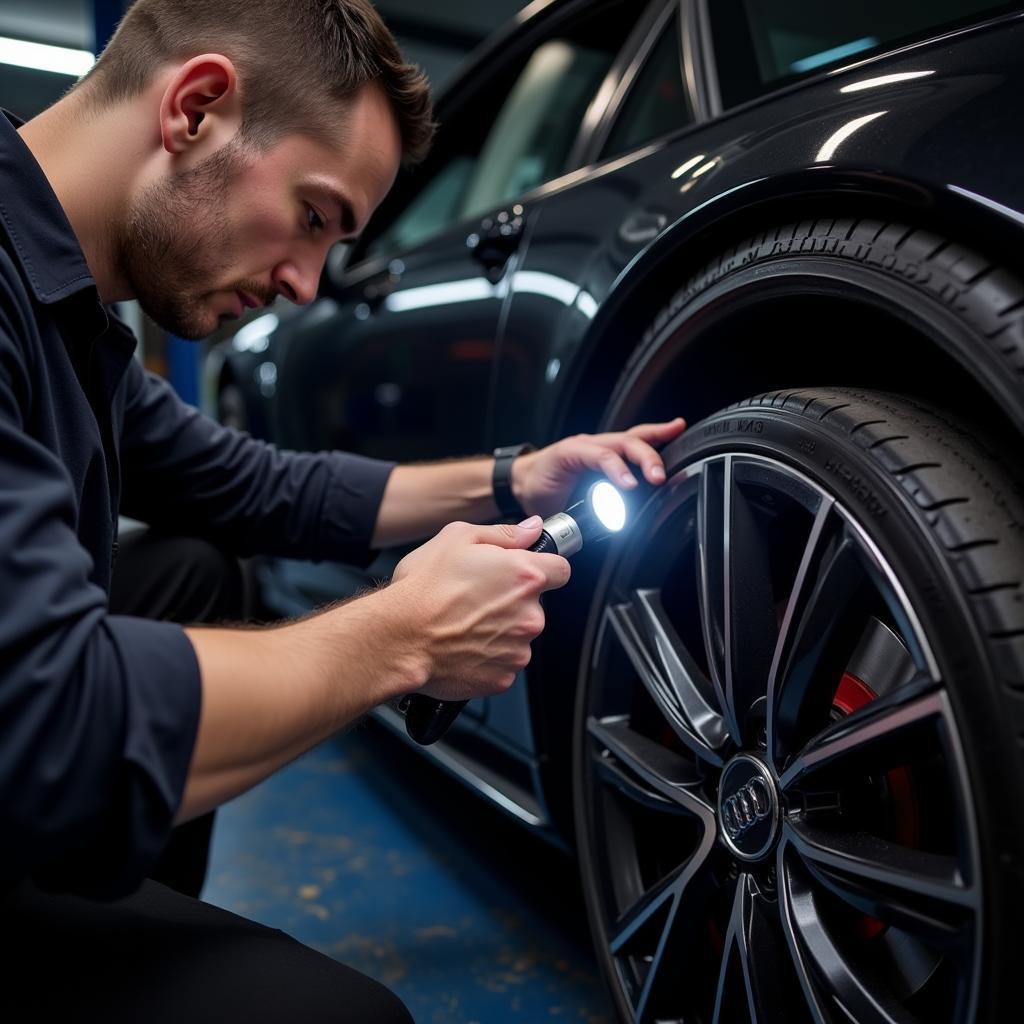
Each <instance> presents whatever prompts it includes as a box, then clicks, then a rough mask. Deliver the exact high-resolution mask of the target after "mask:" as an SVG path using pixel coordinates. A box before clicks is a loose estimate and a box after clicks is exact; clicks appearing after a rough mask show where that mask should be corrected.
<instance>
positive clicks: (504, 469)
mask: <svg viewBox="0 0 1024 1024" xmlns="http://www.w3.org/2000/svg"><path fill="white" fill-rule="evenodd" d="M532 451H534V447H533V445H532V444H513V445H507V446H506V447H504V448H495V449H494V471H493V473H492V475H491V490H492V491H493V492H494V504H495V505H496V506H497V507H498V511H499V512H500V513H501V517H502V519H516V520H522V519H525V518H526V512H525V511H524V510H523V507H522V505H520V504H519V502H518V501H516V498H515V495H514V494H513V493H512V463H513V462H515V460H516V459H517V458H518V457H519V456H520V455H522V454H523V453H524V452H532Z"/></svg>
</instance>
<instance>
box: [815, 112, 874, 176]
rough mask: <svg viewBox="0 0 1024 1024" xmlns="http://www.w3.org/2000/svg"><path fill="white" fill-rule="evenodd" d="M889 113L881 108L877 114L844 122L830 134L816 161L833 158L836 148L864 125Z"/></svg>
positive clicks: (822, 161)
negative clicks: (837, 129)
mask: <svg viewBox="0 0 1024 1024" xmlns="http://www.w3.org/2000/svg"><path fill="white" fill-rule="evenodd" d="M886 113H888V111H886V110H879V111H878V113H876V114H865V115H864V117H855V118H854V119H853V120H852V121H850V122H848V123H847V124H844V125H843V127H842V128H840V129H839V131H837V132H835V134H833V135H830V136H829V137H828V139H827V140H826V141H825V145H824V146H822V147H821V149H820V150H818V155H817V156H816V157H815V162H816V163H819V164H820V163H824V162H825V161H828V160H831V159H832V157H833V156H835V152H836V150H837V149H838V148H839V147H840V146H841V145H842V144H843V143H844V142H845V141H846V140H847V139H848V138H849V137H850V136H851V135H852V134H853V133H854V132H855V131H858V130H859V129H861V128H863V127H864V125H866V124H869V123H870V122H871V121H874V120H875V118H877V117H881V116H882V115H883V114H886Z"/></svg>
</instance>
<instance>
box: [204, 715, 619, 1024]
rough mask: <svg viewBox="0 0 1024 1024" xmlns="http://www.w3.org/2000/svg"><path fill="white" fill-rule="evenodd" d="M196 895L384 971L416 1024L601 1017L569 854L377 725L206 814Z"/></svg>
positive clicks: (596, 1022) (605, 1015) (376, 973)
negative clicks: (205, 860)
mask: <svg viewBox="0 0 1024 1024" xmlns="http://www.w3.org/2000/svg"><path fill="white" fill-rule="evenodd" d="M203 898H204V899H206V900H207V901H208V902H210V903H214V904H216V905H218V906H221V907H224V908H226V909H228V910H232V911H234V912H236V913H239V914H242V915H244V916H246V917H249V918H252V919H254V920H256V921H260V922H261V923H263V924H267V925H270V926H272V927H275V928H281V929H283V930H284V931H286V932H288V933H289V934H291V935H293V936H295V937H296V938H297V939H299V940H300V941H301V942H304V943H306V944H307V945H310V946H313V947H314V948H316V949H318V950H320V951H321V952H323V953H326V954H328V955H329V956H332V957H335V958H336V959H338V960H341V961H343V962H345V963H347V964H349V965H351V966H352V967H355V968H357V969H358V970H361V971H363V972H364V973H366V974H369V975H370V976H372V977H374V978H377V979H378V980H380V981H382V982H384V983H385V984H386V985H388V986H389V987H390V988H391V989H393V990H394V991H395V992H397V993H398V995H399V996H400V997H401V998H402V999H403V1000H404V1001H405V1003H406V1005H407V1006H408V1007H409V1009H410V1011H411V1012H412V1015H413V1017H414V1018H415V1020H416V1022H417V1024H505V1022H526V1021H529V1022H531V1024H535V1022H539V1021H551V1022H554V1021H559V1020H564V1021H573V1022H577V1024H578V1022H585V1024H611V1022H612V1019H613V1016H612V1013H611V1010H610V1008H609V1006H608V1003H607V1000H606V997H605V995H604V991H603V989H602V986H601V982H600V980H599V978H598V970H597V967H596V965H595V963H594V960H593V955H592V952H591V949H590V944H589V938H588V937H587V934H586V928H585V924H584V916H585V915H584V912H583V907H582V902H581V897H580V895H579V881H578V876H577V875H576V871H575V865H574V863H573V862H572V861H571V860H570V859H569V858H568V857H567V856H565V855H564V854H561V853H559V852H558V851H556V850H553V849H551V848H549V847H548V846H547V845H546V844H544V843H542V842H541V841H539V840H537V839H536V838H535V837H532V836H528V835H526V834H525V833H523V832H522V830H521V829H519V828H518V827H517V826H516V825H515V824H513V823H512V822H511V821H508V820H507V819H505V818H504V817H503V816H502V815H500V814H499V813H498V812H496V811H491V810H490V808H487V807H485V806H483V805H482V804H481V803H480V802H479V801H478V800H476V799H475V798H474V797H472V796H471V795H470V794H468V793H466V792H464V791H463V790H462V788H461V787H459V786H458V785H457V784H455V783H454V782H453V781H452V780H450V779H449V778H447V777H446V776H445V775H444V774H443V773H441V772H440V771H438V770H436V769H434V768H433V767H431V766H429V765H426V764H424V763H423V762H422V760H421V759H420V758H418V757H417V756H416V755H414V754H413V753H412V752H410V751H408V750H406V749H405V747H404V745H402V744H401V743H400V742H399V741H397V740H396V739H395V738H394V737H392V736H390V735H388V734H386V733H385V732H384V730H383V729H381V728H379V727H363V728H362V729H360V730H357V731H356V732H354V733H351V734H349V735H348V736H345V737H341V738H338V739H335V740H332V741H330V742H329V743H327V744H325V745H323V746H322V747H320V748H319V749H317V750H315V751H313V752H312V753H310V754H308V755H307V756H306V757H304V758H302V759H301V760H299V761H297V762H296V763H295V764H293V765H291V766H290V767H289V768H287V769H285V770H284V771H282V772H279V773H278V774H277V775H276V776H274V777H273V778H272V779H269V780H268V781H267V782H265V783H263V784H262V785H261V786H259V787H257V789H255V790H253V791H252V792H251V793H248V794H246V795H245V796H243V797H240V798H239V799H238V800H236V801H234V802H233V803H231V804H229V805H228V806H227V807H225V808H223V809H222V810H221V812H220V813H219V815H218V822H217V829H216V832H215V834H214V843H213V850H212V856H211V863H210V871H209V876H208V881H207V886H206V889H205V890H204V893H203Z"/></svg>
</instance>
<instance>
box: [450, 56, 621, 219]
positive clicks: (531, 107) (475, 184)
mask: <svg viewBox="0 0 1024 1024" xmlns="http://www.w3.org/2000/svg"><path fill="white" fill-rule="evenodd" d="M611 62H612V54H611V53H610V52H608V51H607V50H605V51H601V50H594V49H591V48H590V47H586V46H580V45H577V44H575V43H572V42H569V41H568V40H564V39H557V40H552V41H550V42H547V43H545V44H544V45H543V46H541V47H540V48H539V49H537V50H536V51H535V52H534V54H533V56H532V57H531V58H530V60H529V61H528V62H527V65H526V67H525V68H524V69H523V73H522V74H521V75H520V76H519V79H518V81H517V82H516V84H515V86H514V88H513V89H512V92H511V93H510V94H509V97H508V99H507V100H506V101H505V105H504V106H503V107H502V108H501V112H500V113H499V114H498V117H497V119H496V120H495V122H494V128H493V130H492V131H491V133H490V134H489V135H488V136H487V142H486V143H485V144H484V148H483V151H482V152H481V154H480V159H479V161H478V164H477V168H476V172H475V174H474V175H473V179H472V181H471V182H470V186H469V189H468V191H467V193H466V197H465V200H464V202H463V203H462V208H461V210H460V213H461V215H462V216H464V217H472V216H475V215H476V214H480V213H484V212H485V211H487V210H489V209H491V208H492V207H495V206H498V205H499V204H501V203H503V202H506V201H507V200H509V199H513V198H515V197H516V196H518V195H522V193H523V192H526V191H528V190H529V189H531V188H535V187H536V186H537V185H540V184H542V183H543V182H545V181H547V180H549V179H550V178H554V177H557V175H559V174H560V173H561V172H562V170H563V168H564V167H565V160H566V157H567V156H568V155H569V150H570V148H571V147H572V144H573V142H574V141H575V140H576V134H577V132H578V131H579V127H580V122H581V121H582V120H583V115H584V114H585V113H586V111H587V107H588V106H589V105H590V101H591V99H593V96H594V93H596V92H597V88H598V86H599V85H600V84H601V82H602V80H603V79H604V76H605V75H606V74H607V72H608V68H609V67H610V66H611Z"/></svg>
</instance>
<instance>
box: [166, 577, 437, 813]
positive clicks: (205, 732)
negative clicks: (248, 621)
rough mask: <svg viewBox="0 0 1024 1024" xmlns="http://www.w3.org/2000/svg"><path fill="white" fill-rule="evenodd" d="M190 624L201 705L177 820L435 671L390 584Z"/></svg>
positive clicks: (253, 780) (218, 799) (203, 809)
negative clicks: (279, 611)
mask: <svg viewBox="0 0 1024 1024" xmlns="http://www.w3.org/2000/svg"><path fill="white" fill-rule="evenodd" d="M396 593H397V591H396ZM187 633H188V637H189V639H190V641H191V642H192V645H193V647H194V648H195V651H196V655H197V657H198V659H199V667H200V673H201V677H202V711H201V714H200V721H199V731H198V735H197V738H196V743H195V748H194V751H193V755H192V761H191V765H190V768H189V774H188V779H187V782H186V786H185V793H184V797H183V800H182V805H181V807H180V809H179V812H178V816H177V820H178V821H186V820H188V819H190V818H193V817H196V816H197V815H199V814H203V813H205V812H206V811H208V810H210V809H211V808H213V807H216V806H218V805H219V804H221V803H224V802H225V801H226V800H230V799H231V798H232V797H234V796H237V795H238V794H240V793H242V792H244V791H245V790H247V789H249V788H250V787H252V786H253V785H255V784H256V783H257V782H259V781H260V780H262V779H264V778H265V777H266V776H268V775H270V774H271V773H272V772H274V771H276V770H277V769H278V768H280V767H282V766H283V765H285V764H287V763H288V762H289V761H292V760H294V759H295V758H296V757H298V756H299V755H300V754H302V753H304V752H305V751H306V750H309V749H310V748H311V747H313V746H315V745H316V744H317V743H319V742H321V741H322V740H324V739H326V738H327V737H328V736H331V735H332V734H333V733H335V732H337V731H338V730H340V729H342V728H344V727H345V726H346V725H348V724H350V723H352V722H354V721H356V720H357V719H359V718H360V717H361V716H362V715H365V714H366V713H367V712H368V711H370V710H371V709H372V708H374V707H375V706H377V705H378V704H381V703H383V702H384V701H386V700H389V699H391V698H392V697H394V696H397V695H399V694H401V693H405V692H408V691H410V690H413V689H416V688H418V687H419V686H422V685H423V683H424V682H425V681H426V677H425V671H424V669H423V667H422V664H421V659H420V658H419V652H418V651H417V650H416V649H415V643H414V640H413V638H412V637H408V638H407V637H405V636H404V633H403V616H402V614H401V609H400V601H396V600H395V595H394V594H389V593H388V591H378V592H376V593H373V594H369V595H367V596H365V597H362V598H359V599H357V600H355V601H350V602H348V603H347V604H345V605H343V606H341V607H338V608H334V609H332V610H329V611H326V612H323V613H321V614H320V615H317V616H314V617H312V618H309V619H305V620H302V621H300V622H295V623H292V624H290V625H287V626H283V627H278V628H272V629H265V630H233V629H202V628H192V629H189V630H187Z"/></svg>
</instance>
